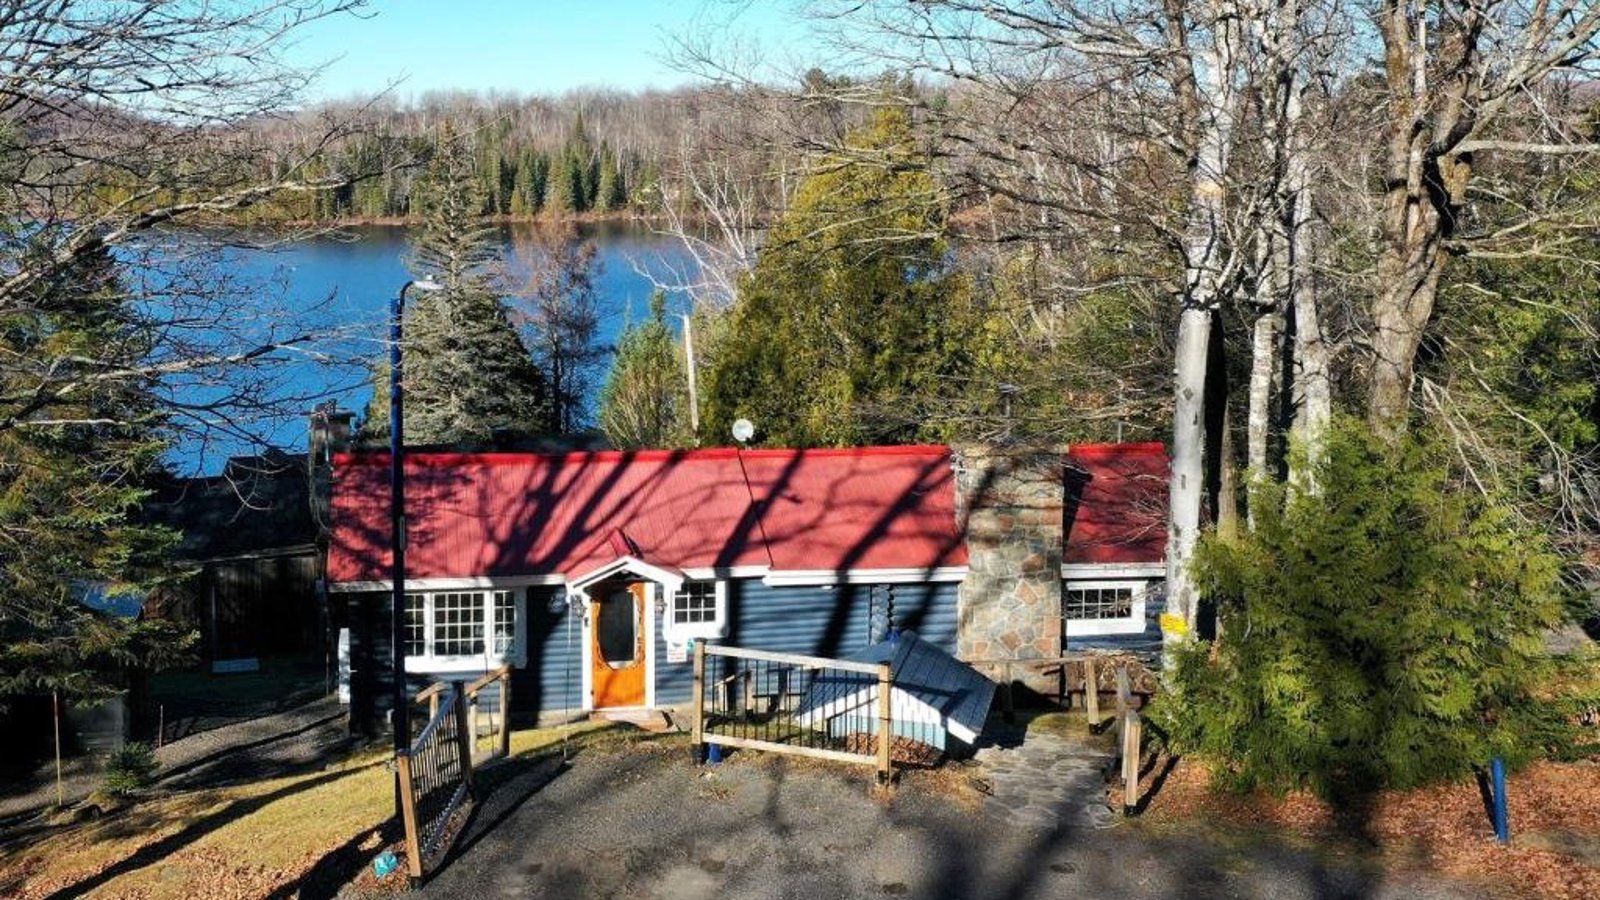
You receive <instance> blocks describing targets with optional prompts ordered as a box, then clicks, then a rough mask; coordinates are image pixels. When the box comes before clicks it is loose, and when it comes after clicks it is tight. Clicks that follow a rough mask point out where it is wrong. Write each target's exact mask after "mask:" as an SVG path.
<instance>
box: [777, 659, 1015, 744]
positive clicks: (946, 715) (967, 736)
mask: <svg viewBox="0 0 1600 900" xmlns="http://www.w3.org/2000/svg"><path fill="white" fill-rule="evenodd" d="M845 658H846V659H849V660H852V661H855V662H865V663H882V662H888V663H889V671H890V677H891V678H892V680H893V682H894V686H893V688H892V689H891V690H892V691H893V693H892V695H891V697H890V709H891V711H892V716H893V720H894V734H895V737H899V738H906V739H908V740H913V741H919V742H921V743H924V744H928V745H930V746H933V747H937V748H938V749H939V750H942V751H944V752H946V753H956V752H957V751H959V750H961V749H965V748H970V747H971V746H972V745H973V744H974V743H976V742H977V740H978V734H979V732H981V731H982V730H983V722H984V719H985V718H987V717H988V715H989V703H990V701H992V700H993V699H994V688H995V686H994V682H992V681H990V680H989V679H987V678H985V677H983V676H982V675H980V674H978V672H977V670H975V669H973V668H972V667H971V666H969V665H967V664H966V663H963V662H961V661H960V660H958V659H956V658H955V657H954V656H951V655H950V654H949V653H946V652H945V651H943V650H941V649H939V648H938V647H936V646H934V645H933V644H930V643H928V642H927V641H924V640H922V639H920V638H918V637H917V635H916V633H914V632H910V631H904V632H899V633H897V634H895V635H893V636H891V637H890V638H889V639H888V640H886V641H881V642H879V643H876V644H872V645H871V646H869V647H867V648H866V649H864V650H861V651H859V652H857V653H853V654H850V655H849V656H847V657H845ZM794 718H795V721H796V722H797V723H799V724H801V725H808V726H810V727H812V728H818V729H825V730H826V731H827V732H828V734H829V736H830V737H835V738H842V737H844V736H846V735H849V734H876V733H877V730H878V682H877V679H875V678H873V677H872V676H870V675H865V674H861V673H856V672H828V673H827V674H825V675H819V676H818V677H817V678H816V679H815V680H814V681H812V683H811V689H810V690H809V691H807V692H806V697H805V700H804V701H803V702H802V703H801V704H800V707H799V709H797V710H796V711H795V716H794Z"/></svg>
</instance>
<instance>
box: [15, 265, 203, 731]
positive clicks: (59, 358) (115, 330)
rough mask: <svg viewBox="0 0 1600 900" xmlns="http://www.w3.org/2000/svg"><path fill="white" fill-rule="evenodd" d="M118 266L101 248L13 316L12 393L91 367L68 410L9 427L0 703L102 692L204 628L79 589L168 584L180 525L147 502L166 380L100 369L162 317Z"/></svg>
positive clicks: (132, 361)
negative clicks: (130, 614) (24, 696)
mask: <svg viewBox="0 0 1600 900" xmlns="http://www.w3.org/2000/svg"><path fill="white" fill-rule="evenodd" d="M119 274H120V273H119V271H118V266H117V264H116V262H115V261H114V260H113V259H112V257H111V255H110V253H109V252H107V251H101V252H100V253H99V254H98V255H95V256H92V257H89V258H87V259H86V260H85V261H84V262H82V263H80V264H79V265H77V266H75V267H73V268H71V269H69V270H68V271H67V273H66V274H65V275H64V276H63V277H61V278H57V279H55V280H53V281H51V282H50V283H48V284H45V285H43V286H41V287H40V288H39V289H38V290H37V291H36V292H35V296H34V297H33V298H32V302H31V303H30V304H29V305H28V307H26V308H24V309H23V310H17V311H13V312H10V313H7V314H6V315H5V316H3V317H0V352H3V354H4V358H5V359H6V360H7V364H6V365H5V367H4V368H3V370H0V389H3V391H4V393H5V395H7V396H30V395H36V394H37V393H38V392H39V388H40V386H41V385H46V384H59V383H61V382H62V381H70V380H71V379H72V378H73V377H74V376H75V374H76V373H81V374H82V375H84V376H86V378H85V380H84V381H83V382H82V383H81V384H80V385H79V386H78V387H77V389H75V390H74V391H73V392H72V393H71V395H70V397H63V398H60V399H59V400H58V401H57V402H55V403H53V404H52V405H51V407H50V409H49V411H48V413H47V417H48V418H49V419H50V420H51V421H52V422H54V423H56V424H47V423H45V422H42V421H37V420H35V421H32V422H29V421H21V422H15V423H12V424H11V425H10V427H7V428H5V429H3V430H0V704H3V700H4V696H5V695H8V694H16V693H24V692H39V691H60V692H61V693H62V694H63V695H65V696H67V697H68V698H95V697H99V696H103V695H105V694H106V693H108V692H109V691H111V690H112V689H113V687H114V686H115V682H114V680H113V679H112V678H111V676H112V675H114V674H115V673H116V672H117V671H118V670H120V669H122V668H124V667H126V666H129V665H136V666H156V665H159V664H162V663H164V662H173V661H176V660H177V659H179V658H181V657H182V656H183V654H184V653H185V651H186V649H187V648H188V647H189V646H190V645H191V644H192V643H193V641H194V636H193V635H192V634H185V633H183V632H181V631H180V630H178V629H176V628H175V627H173V626H171V625H168V624H166V623H160V622H145V621H129V620H125V619H118V618H112V617H108V616H106V615H103V614H101V613H99V612H95V611H93V610H91V609H89V608H88V607H87V606H85V605H84V604H83V603H81V602H79V601H80V598H81V597H82V596H83V594H84V593H85V592H86V591H88V590H102V591H103V590H105V589H110V590H112V591H116V590H120V589H127V590H133V591H145V590H148V589H150V588H153V587H154V586H156V585H157V584H159V583H160V582H161V581H162V580H163V579H164V578H166V577H168V576H169V575H170V574H171V573H170V572H169V571H168V570H167V569H166V563H165V556H166V553H167V551H168V550H169V549H170V547H171V545H172V544H173V542H174V539H175V537H176V536H175V535H173V534H172V533H170V532H168V531H166V530H163V529H161V528H157V527H153V526H150V525H148V524H145V523H143V522H142V521H141V520H140V518H139V517H138V516H137V512H138V509H139V507H140V504H141V503H142V502H143V501H144V499H145V498H146V496H147V495H148V493H149V492H148V490H147V487H146V486H147V485H148V484H149V483H150V481H151V479H152V478H153V477H154V476H155V475H156V474H158V472H159V465H160V455H161V453H162V452H163V450H164V449H165V444H164V442H163V440H162V434H163V431H164V428H165V423H164V421H163V419H162V418H161V416H160V415H159V413H158V405H157V403H156V402H155V397H154V396H153V394H152V393H151V391H152V390H153V389H154V387H155V386H154V385H153V384H142V383H140V382H137V381H123V380H113V381H98V380H95V379H94V378H93V377H92V376H94V375H95V374H98V373H100V372H103V371H105V370H107V369H110V368H114V367H118V366H135V365H139V364H140V363H141V362H142V361H144V360H145V358H146V354H147V353H148V352H149V350H150V347H151V340H152V334H153V332H152V330H151V327H150V323H149V322H148V321H146V320H145V319H144V318H143V315H142V313H141V311H140V310H138V309H137V308H135V307H134V306H133V304H131V303H130V302H129V301H128V300H127V298H126V295H125V293H124V291H123V289H122V283H121V280H120V278H119ZM85 360H93V362H92V363H86V362H85Z"/></svg>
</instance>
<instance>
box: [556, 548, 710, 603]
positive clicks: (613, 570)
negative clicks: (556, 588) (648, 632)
mask: <svg viewBox="0 0 1600 900" xmlns="http://www.w3.org/2000/svg"><path fill="white" fill-rule="evenodd" d="M618 572H629V573H632V574H634V575H639V576H642V577H644V578H646V579H648V580H650V581H654V582H656V583H657V584H660V585H663V586H665V587H666V588H667V589H668V591H669V593H670V592H671V591H676V590H677V589H678V588H679V587H681V586H682V585H683V576H684V573H682V572H680V571H678V570H676V569H666V568H662V567H661V566H656V565H651V564H650V563H647V562H645V561H644V560H642V559H639V558H638V557H634V556H619V557H617V558H616V559H614V560H612V561H611V562H608V563H606V564H605V565H603V566H601V567H600V568H598V569H593V570H591V571H589V572H587V573H585V574H584V575H583V576H581V577H579V578H576V579H574V580H572V581H571V582H569V583H568V585H567V590H568V593H574V594H578V595H580V596H582V597H584V598H587V597H588V591H587V588H588V587H589V586H590V585H592V584H596V583H598V582H601V581H604V580H605V579H607V578H610V577H611V576H612V575H615V574H617V573H618Z"/></svg>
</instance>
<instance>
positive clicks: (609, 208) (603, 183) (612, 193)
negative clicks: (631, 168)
mask: <svg viewBox="0 0 1600 900" xmlns="http://www.w3.org/2000/svg"><path fill="white" fill-rule="evenodd" d="M627 205H628V195H627V189H626V187H625V186H624V185H623V183H622V172H621V171H620V170H618V168H617V158H616V157H615V156H614V155H612V154H611V152H610V151H609V150H608V151H605V152H603V153H602V154H601V155H600V177H599V179H598V184H597V185H596V187H595V201H594V208H595V209H596V210H597V211H599V212H616V211H617V210H619V209H622V208H623V207H625V206H627Z"/></svg>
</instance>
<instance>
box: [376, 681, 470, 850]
mask: <svg viewBox="0 0 1600 900" xmlns="http://www.w3.org/2000/svg"><path fill="white" fill-rule="evenodd" d="M464 687H465V685H462V684H459V683H457V684H452V685H445V686H444V687H443V688H442V690H440V691H437V692H434V693H432V694H430V695H429V698H428V699H429V709H430V710H431V713H430V714H429V716H428V722H427V724H426V725H424V726H423V727H422V731H421V732H420V733H418V735H417V737H416V740H414V741H412V742H411V745H410V746H409V747H408V748H406V749H405V750H401V751H399V752H398V753H397V754H396V759H395V768H396V771H397V772H398V775H399V779H400V817H401V820H402V824H403V825H404V827H405V837H406V849H407V854H406V856H407V866H408V870H409V872H410V875H411V877H412V878H423V877H426V876H427V874H428V873H429V872H431V871H433V870H434V868H436V867H437V866H438V864H439V862H440V861H442V860H443V859H444V856H445V854H446V853H448V852H449V850H450V844H451V843H452V842H453V841H454V840H455V836H456V835H457V834H458V833H460V831H461V825H462V823H463V822H464V821H465V819H466V816H467V814H468V812H470V810H471V807H472V744H471V741H470V739H469V733H468V730H467V729H468V725H467V703H466V696H465V692H464V691H463V690H462V689H463V688H464Z"/></svg>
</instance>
